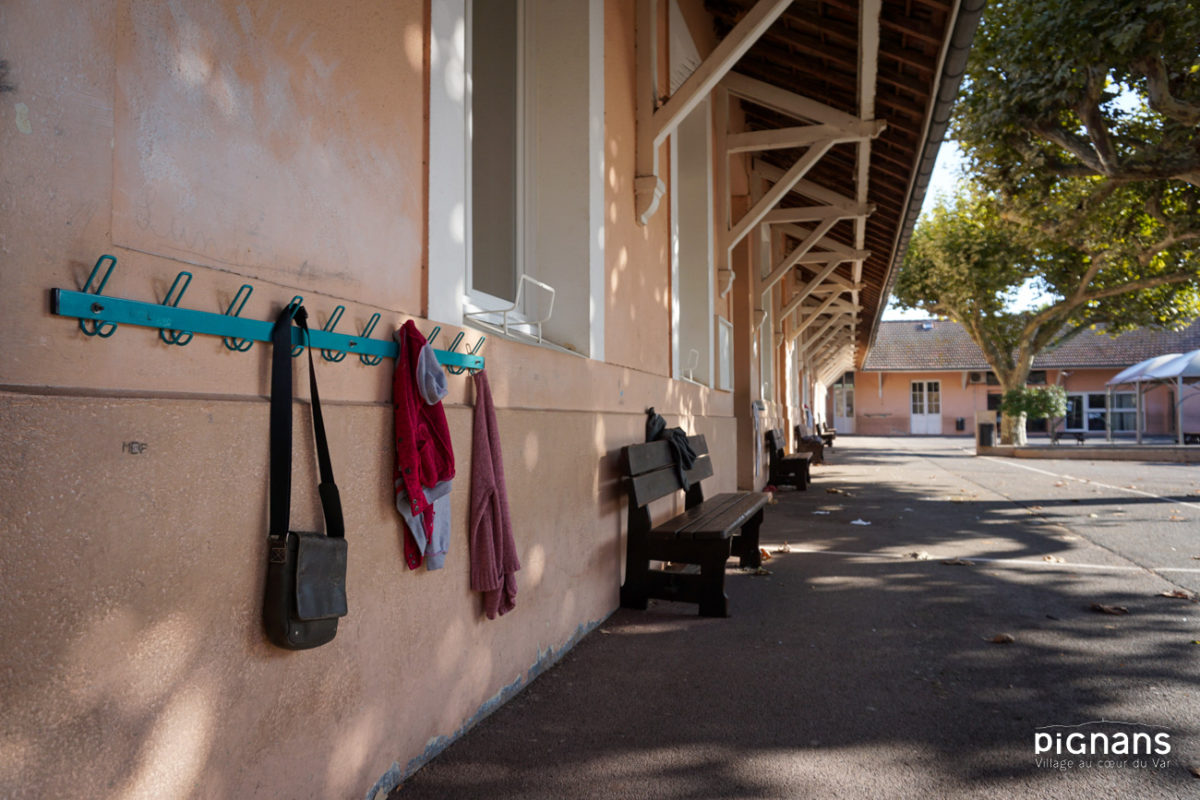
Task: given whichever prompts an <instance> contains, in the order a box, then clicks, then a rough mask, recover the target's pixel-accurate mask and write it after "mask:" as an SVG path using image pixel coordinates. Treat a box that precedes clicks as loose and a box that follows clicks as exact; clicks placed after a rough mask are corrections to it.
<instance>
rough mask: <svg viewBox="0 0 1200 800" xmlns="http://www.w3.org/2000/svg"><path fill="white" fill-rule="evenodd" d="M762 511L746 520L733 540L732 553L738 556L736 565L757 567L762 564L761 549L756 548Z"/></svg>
mask: <svg viewBox="0 0 1200 800" xmlns="http://www.w3.org/2000/svg"><path fill="white" fill-rule="evenodd" d="M762 520H763V512H762V509H761V508H760V509H759V510H758V512H757V513H756V514H755V515H754V516H753V517H751V518H750V519H749V520H747V521H746V524H745V525H743V526H742V531H741V533H739V534H738V536H737V538H735V539H734V540H733V541H734V550H733V554H734V555H735V556H737V557H738V566H739V567H742V568H744V569H757V568H758V567H761V566H762V551H761V550H759V549H758V529H759V527H760V526H761V525H762Z"/></svg>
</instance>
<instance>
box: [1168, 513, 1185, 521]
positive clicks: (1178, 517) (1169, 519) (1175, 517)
mask: <svg viewBox="0 0 1200 800" xmlns="http://www.w3.org/2000/svg"><path fill="white" fill-rule="evenodd" d="M1186 521H1187V520H1186V518H1184V517H1181V516H1179V515H1178V514H1172V515H1171V516H1169V517H1168V518H1167V522H1186Z"/></svg>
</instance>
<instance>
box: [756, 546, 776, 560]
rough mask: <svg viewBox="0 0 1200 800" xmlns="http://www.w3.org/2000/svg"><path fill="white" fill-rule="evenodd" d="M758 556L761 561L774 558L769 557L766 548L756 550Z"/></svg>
mask: <svg viewBox="0 0 1200 800" xmlns="http://www.w3.org/2000/svg"><path fill="white" fill-rule="evenodd" d="M758 554H759V555H760V556H762V560H763V561H770V560H771V559H772V558H774V557H775V556H773V555H771V554H770V553H768V552H767V548H765V547H760V548H758Z"/></svg>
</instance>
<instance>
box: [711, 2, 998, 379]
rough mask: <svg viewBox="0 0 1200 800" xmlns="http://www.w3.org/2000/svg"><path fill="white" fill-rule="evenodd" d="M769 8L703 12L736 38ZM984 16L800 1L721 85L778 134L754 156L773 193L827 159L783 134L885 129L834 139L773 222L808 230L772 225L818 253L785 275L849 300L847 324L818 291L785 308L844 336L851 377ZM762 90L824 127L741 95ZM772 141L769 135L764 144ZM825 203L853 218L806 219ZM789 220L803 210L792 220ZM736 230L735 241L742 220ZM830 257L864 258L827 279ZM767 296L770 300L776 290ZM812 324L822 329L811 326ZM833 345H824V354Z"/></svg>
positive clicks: (919, 6)
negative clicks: (800, 166) (809, 108)
mask: <svg viewBox="0 0 1200 800" xmlns="http://www.w3.org/2000/svg"><path fill="white" fill-rule="evenodd" d="M762 3H763V0H705V8H706V9H707V10H708V12H709V13H710V14H711V15H712V16H713V19H714V24H715V26H716V34H717V36H718V37H719V38H721V39H725V38H726V37H728V36H729V35H730V34H731V32H734V29H735V27H736V26H737V24H738V23H739V22H740V21H742V20H743V19H746V18H747V16H748V15H751V12H752V9H754V8H755V6H761V5H762ZM983 4H984V0H795V2H792V3H790V4H786V6H785V8H784V9H783V11H782V12H781V13H778V15H777V16H775V17H774V18H773V20H772V21H771V22H770V25H769V26H768V27H766V28H765V30H763V31H762V32H761V33H760V34H759V35H758V37H757V38H756V39H755V40H754V41H753V44H751V45H750V46H749V48H748V49H746V50H745V52H743V53H742V55H741V56H740V57H739V58H738V60H737V62H736V64H734V65H733V67H732V69H731V70H730V72H729V73H728V75H727V76H726V77H725V79H724V80H723V81H722V86H724V87H725V88H727V89H729V91H730V94H731V95H732V96H733V97H734V98H735V99H738V100H740V101H741V107H742V111H743V113H744V114H745V118H746V123H747V126H748V128H749V129H750V130H751V131H779V132H780V133H779V134H776V135H775V136H774V142H773V146H772V147H770V148H763V149H756V150H755V152H754V156H753V158H754V161H753V164H754V167H755V173H756V174H757V175H758V176H759V177H762V178H765V179H767V180H768V181H770V182H772V183H774V182H777V181H786V182H789V183H790V182H791V181H790V176H789V170H791V169H792V168H793V167H794V166H795V165H796V164H797V163H798V161H801V160H803V157H804V155H805V154H806V153H810V154H811V153H812V151H814V150H815V149H816V145H814V144H808V143H806V142H804V141H803V137H800V138H799V139H797V138H795V136H794V135H793V137H792V138H791V139H790V140H789V138H788V136H787V135H784V132H787V131H791V132H796V131H798V130H801V128H798V127H797V126H809V128H813V127H815V126H819V125H822V124H824V125H828V124H830V122H831V120H832V121H834V122H835V123H837V124H840V125H841V126H842V130H843V132H845V131H846V130H848V128H847V127H846V126H849V125H853V124H859V125H864V126H865V125H867V124H868V123H871V122H874V123H875V124H876V125H877V126H878V127H882V128H883V130H882V132H878V131H870V132H868V131H865V130H862V131H856V132H858V133H860V134H865V135H860V136H859V137H858V138H852V137H845V136H843V137H842V138H840V139H831V140H829V142H830V143H827V145H828V146H827V149H825V150H824V153H823V154H822V155H820V156H819V159H818V160H815V161H814V162H813V163H812V164H811V166H810V167H808V168H807V172H805V173H804V175H803V178H802V179H801V180H799V181H798V182H796V183H795V185H793V186H792V188H791V190H790V191H788V192H787V193H786V194H785V195H783V196H782V197H781V200H780V201H779V203H778V206H777V207H776V209H775V211H773V212H772V214H773V216H772V217H771V221H778V222H784V223H788V222H789V217H795V218H797V220H796V221H795V222H794V223H793V224H790V225H789V224H783V225H776V226H774V227H775V228H777V229H778V233H779V234H781V235H784V236H787V237H788V242H789V243H788V245H787V247H789V248H801V247H802V245H806V246H807V248H808V253H807V255H805V256H803V258H802V259H800V260H799V261H798V263H796V264H794V265H792V266H789V267H788V268H789V269H791V268H794V269H798V270H801V271H802V272H801V276H800V277H801V280H800V281H799V282H798V285H801V286H806V287H812V286H814V285H816V286H828V287H832V289H834V290H836V292H837V293H838V294H842V295H844V296H845V295H849V297H848V300H849V302H848V306H849V308H850V313H849V314H847V313H846V311H845V310H844V309H843V308H839V305H838V304H840V303H842V302H844V301H841V300H839V301H837V303H831V302H828V301H826V302H819V301H821V300H824V299H825V297H822V293H821V292H819V291H814V290H813V289H809V292H808V294H809V295H811V296H809V297H804V298H799V299H798V300H796V302H794V303H792V302H791V301H792V300H793V299H794V298H788V297H784V298H781V301H782V304H783V305H784V308H785V310H789V311H795V312H796V313H797V314H799V315H800V318H801V321H800V323H799V324H800V325H806V326H807V327H810V328H812V326H813V325H814V323H820V324H819V325H816V328H818V329H829V328H831V327H832V328H833V329H835V330H839V331H843V335H842V336H840V337H831V339H830V340H831V341H836V342H838V343H840V346H839V347H836V348H834V349H835V350H837V351H839V352H838V356H837V357H836V358H835V359H834V360H836V361H837V362H840V368H843V369H844V368H846V367H849V366H851V364H853V365H854V366H857V362H860V361H861V359H862V358H863V357H864V355H865V352H866V349H867V345H868V344H869V342H870V341H871V339H872V335H873V332H874V329H875V328H876V326H877V325H878V322H879V319H880V316H881V314H882V313H883V308H884V305H885V303H886V296H887V291H888V287H889V285H890V281H891V280H892V278H893V273H894V271H895V269H896V268H897V266H898V261H899V259H900V258H901V257H902V254H903V249H904V246H905V244H906V243H907V239H908V236H909V234H910V233H911V231H912V226H913V224H914V223H915V221H916V215H917V213H918V212H919V210H920V205H921V202H922V200H923V199H924V195H925V189H926V186H927V183H928V179H929V173H930V171H931V170H932V166H933V161H934V158H935V156H936V153H937V148H938V146H939V144H940V142H941V138H942V136H943V135H944V133H945V129H946V123H947V120H948V116H949V112H950V107H951V105H952V102H953V99H954V95H955V93H956V91H957V88H958V84H959V79H960V77H961V74H962V71H963V66H964V63H965V60H966V51H967V48H968V47H969V45H970V41H971V37H972V36H973V34H974V30H975V27H976V25H977V24H978V21H979V17H980V15H981V13H982V9H983ZM735 33H736V32H735ZM764 85H769V87H773V88H774V89H781V90H784V91H785V92H786V93H787V95H791V96H799V97H801V98H806V99H808V100H814V101H817V103H816V104H814V106H813V107H814V109H817V110H819V111H821V115H820V116H824V117H825V118H824V119H822V118H820V117H819V116H818V115H815V114H814V115H811V116H807V117H805V115H804V112H803V104H798V105H797V104H780V103H775V102H771V101H770V99H769V98H767V96H766V95H764V94H761V93H756V92H754V91H744V90H743V89H744V88H745V87H755V86H758V87H763V86H764ZM755 95H757V96H755ZM785 97H786V95H785ZM764 98H766V99H764ZM851 120H853V122H851ZM879 123H883V124H882V125H879ZM767 136H768V135H766V134H764V135H760V136H759V138H758V140H757V142H759V143H760V144H761V143H762V142H764V141H766V140H767V139H766V137H767ZM735 138H737V137H731V139H735ZM741 141H746V142H749V143H754V142H755V141H756V140H754V139H753V138H750V139H742V140H741ZM732 144H734V143H733V142H731V145H732ZM788 144H793V145H795V146H791V147H789V146H786V145H788ZM781 145H782V146H781ZM730 152H734V150H733V148H732V147H731V148H730ZM793 174H794V173H793ZM826 205H833V206H837V207H840V208H841V209H843V213H844V216H843V215H839V216H838V218H837V219H836V220H834V221H830V222H826V223H825V224H823V225H819V226H818V225H815V224H814V223H815V222H816V220H815V219H814V217H816V216H819V215H814V214H811V213H809V214H805V213H804V212H803V210H804V209H812V208H815V207H818V206H826ZM785 209H797V211H796V212H795V213H792V214H790V215H789V214H788V213H787V212H786V211H785ZM800 220H807V221H803V222H801V221H800ZM731 223H732V224H733V226H734V228H735V229H736V225H737V220H731ZM798 226H803V227H798ZM818 228H819V230H818ZM795 252H799V250H797V251H795ZM833 254H836V255H838V256H839V257H847V256H855V257H856V258H854V259H853V260H846V261H841V262H838V263H836V266H835V267H833V268H832V271H830V268H829V267H828V266H827V265H828V263H829V262H830V261H832V260H833ZM763 288H764V289H766V290H769V289H770V284H769V283H768V284H767V285H766V286H764V287H763ZM826 294H827V295H828V293H826ZM797 297H798V295H797ZM806 303H807V304H806ZM855 312H857V313H855ZM806 314H807V315H810V316H814V317H819V319H817V318H814V319H812V320H807V319H805V315H806ZM834 315H841V320H839V319H838V317H836V316H834ZM826 317H828V322H827V319H826ZM839 326H842V327H839ZM843 328H844V330H843ZM827 336H829V334H827ZM851 344H853V345H855V346H854V347H853V348H851V347H849V346H848V345H851ZM823 345H824V343H818V349H819V350H820V349H822V347H823ZM810 355H814V356H815V355H817V353H816V352H814V353H811V354H810ZM830 356H831V352H830V350H829V349H828V348H825V349H824V357H823V360H825V361H830ZM831 367H832V365H831Z"/></svg>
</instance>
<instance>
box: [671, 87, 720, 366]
mask: <svg viewBox="0 0 1200 800" xmlns="http://www.w3.org/2000/svg"><path fill="white" fill-rule="evenodd" d="M710 120H711V112H710V106H709V103H708V102H707V101H705V102H703V103H701V104H700V105H699V106H697V107H696V110H695V111H693V112H692V113H691V114H689V115H688V116H687V117H685V118H684V119H683V121H682V122H681V123H680V124H679V127H678V129H677V130H676V131H675V134H674V135H673V136H672V137H671V151H670V153H671V316H672V321H673V325H672V362H673V366H674V368H673V370H672V371H673V373H674V375H675V377H676V378H680V377H685V378H690V379H691V380H694V381H696V382H697V383H702V384H704V385H706V386H711V385H712V372H713V316H714V315H713V311H714V308H713V296H714V292H713V225H712V220H713V202H712V163H713V156H712V136H711V130H712V124H711V121H710Z"/></svg>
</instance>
